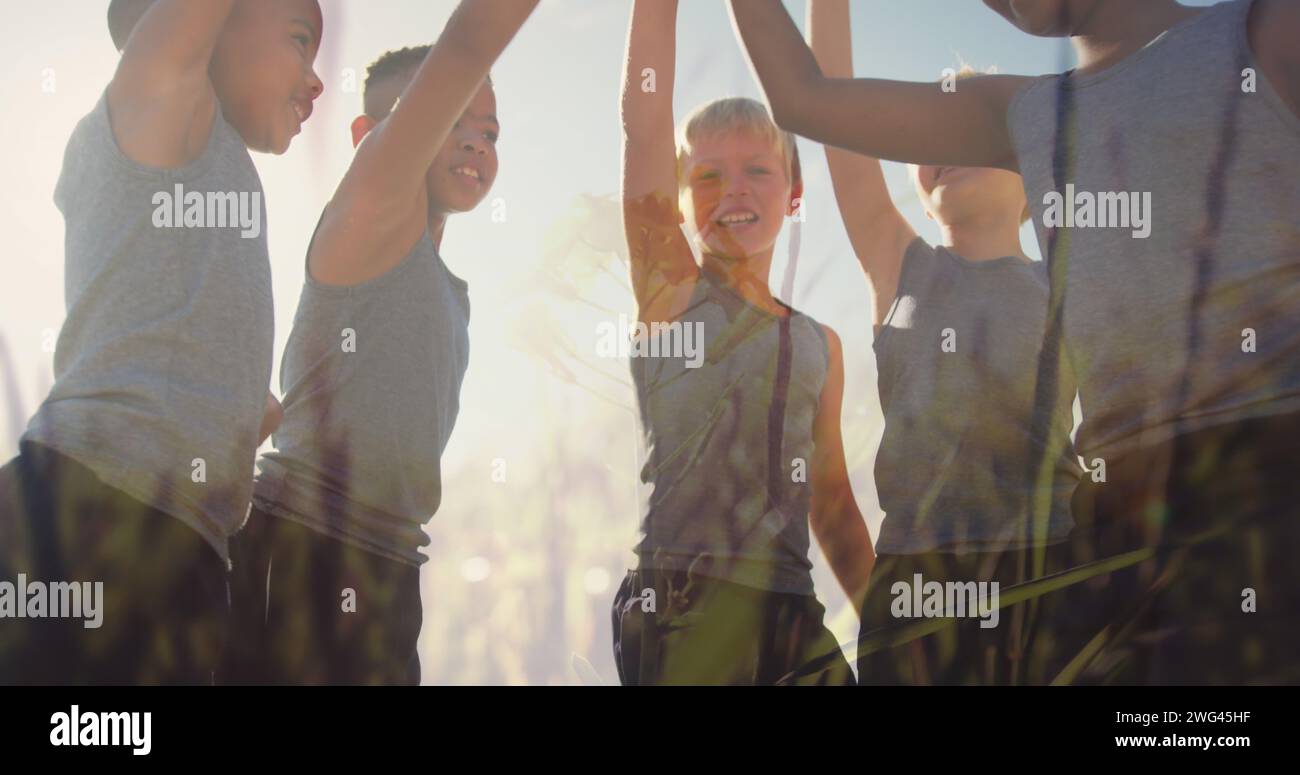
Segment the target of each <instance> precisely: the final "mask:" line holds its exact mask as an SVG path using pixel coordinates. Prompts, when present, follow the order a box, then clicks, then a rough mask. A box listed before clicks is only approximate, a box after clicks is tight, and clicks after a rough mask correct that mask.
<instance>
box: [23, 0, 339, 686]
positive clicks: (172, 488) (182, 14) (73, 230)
mask: <svg viewBox="0 0 1300 775" xmlns="http://www.w3.org/2000/svg"><path fill="white" fill-rule="evenodd" d="M129 5H131V3H129V1H128V2H125V3H122V4H120V7H119V3H114V6H112V7H110V10H109V20H110V29H113V30H122V29H127V30H129V29H130V27H129V20H128V22H127V23H123V21H122V18H119V17H120V15H129V11H130V9H129V8H128V6H129ZM320 34H321V14H320V9H319V7H318V6H317V3H316V2H315V0H284V1H283V2H276V3H263V2H251V1H248V0H244V1H239V2H237V1H236V0H211V2H203V3H193V2H188V0H157V2H156V3H154V4H153V5H152V7H150V8H148V10H147V11H146V12H145V13H144V14H143V16H142V17H141V18H140V19H139V22H138V26H137V27H136V28H135V30H134V32H133V33H130V36H129V40H128V41H126V43H125V49H124V51H123V53H122V58H121V61H120V63H119V65H118V68H117V72H116V73H115V74H114V76H113V79H112V81H111V82H110V83H109V84H108V88H107V89H106V90H105V92H104V95H103V97H102V98H101V99H100V101H99V103H98V104H97V105H96V106H95V108H94V110H93V111H91V113H90V114H89V115H88V116H86V117H85V118H84V119H82V121H81V122H80V123H79V124H78V125H77V128H76V129H75V130H74V131H73V134H72V137H71V139H70V140H69V142H68V148H67V152H66V154H65V156H64V164H63V172H62V175H61V176H60V179H59V184H58V187H57V189H56V192H55V200H56V203H57V204H58V205H59V208H60V210H62V212H63V215H64V218H65V220H66V222H67V239H66V248H67V249H66V253H67V256H66V260H67V280H66V287H67V319H66V321H65V323H64V325H63V329H62V331H61V332H60V334H59V340H58V343H57V348H56V350H55V359H54V361H55V362H54V373H55V383H54V386H53V388H51V390H50V394H49V396H48V397H47V398H46V399H45V401H44V403H43V404H42V405H41V407H40V408H39V409H38V411H37V412H36V415H35V416H34V417H33V418H32V419H31V422H30V424H29V425H28V428H27V431H26V433H25V434H24V436H23V438H22V440H21V442H20V454H19V456H18V457H17V458H16V459H15V460H14V461H12V462H11V463H10V464H9V465H8V466H6V467H5V468H4V469H3V471H0V547H3V548H4V551H5V555H4V557H3V562H0V578H5V579H13V578H14V577H15V576H17V575H18V574H23V575H25V576H26V577H27V578H28V580H39V581H42V582H46V583H54V582H64V583H67V582H73V583H79V582H85V583H86V584H89V583H90V582H92V581H99V582H102V598H101V599H100V600H99V601H98V606H99V611H98V618H99V623H98V625H97V626H90V625H91V623H90V622H89V621H86V622H84V623H83V622H82V621H80V620H69V619H62V620H59V619H27V620H23V619H8V618H6V619H5V620H4V621H3V622H0V683H19V682H22V683H36V684H51V683H70V684H85V683H110V684H133V683H187V684H193V683H210V682H211V680H212V671H213V669H214V667H215V665H216V659H217V656H218V654H219V651H220V647H221V642H222V640H223V635H224V628H225V621H226V617H227V615H228V603H227V571H228V556H227V552H228V545H227V539H228V537H229V536H230V534H232V533H234V532H235V529H236V528H237V527H238V526H239V524H240V522H241V521H242V520H243V519H244V516H245V514H246V511H247V508H248V503H249V498H250V495H251V491H252V484H251V482H250V481H249V476H248V471H249V467H250V466H251V465H252V463H253V460H254V455H255V450H256V448H257V445H258V443H259V439H258V430H259V425H261V424H262V422H263V415H264V408H265V407H266V405H267V399H266V396H267V386H268V382H269V381H270V372H271V348H272V320H273V318H272V307H271V271H270V265H269V261H268V256H267V249H266V234H265V230H264V229H262V228H261V227H262V224H263V223H264V221H265V218H264V208H263V207H262V187H261V183H260V181H259V180H258V176H257V170H256V169H255V168H254V166H253V161H252V158H251V157H250V156H249V150H257V151H263V152H270V153H277V154H279V153H283V152H284V151H285V150H286V149H287V148H288V147H289V144H290V142H291V140H292V139H293V137H294V135H296V134H297V133H298V132H299V131H300V129H301V126H302V123H303V122H304V121H305V120H306V119H307V117H308V116H309V115H310V114H311V105H312V101H313V100H315V99H316V97H318V96H319V95H320V93H321V90H322V86H321V82H320V79H318V78H317V77H316V75H315V73H314V72H312V62H313V61H314V59H315V56H316V50H317V46H318V45H319V42H320ZM118 37H119V38H120V37H121V36H120V34H118ZM196 201H197V202H198V204H194V203H195V202H196ZM205 202H206V203H207V205H206V207H205V206H204V203H205ZM214 203H215V204H214ZM216 213H219V214H220V216H222V219H221V220H219V221H216V222H209V216H212V215H215V214H216ZM226 218H228V219H229V220H228V221H227V220H226ZM92 589H93V588H92ZM82 602H83V604H85V605H89V603H88V602H87V601H85V600H83V601H82Z"/></svg>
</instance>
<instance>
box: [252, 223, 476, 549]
mask: <svg viewBox="0 0 1300 775" xmlns="http://www.w3.org/2000/svg"><path fill="white" fill-rule="evenodd" d="M468 365H469V293H468V286H467V285H466V283H465V281H464V280H461V279H460V278H458V277H456V276H455V275H453V274H452V273H451V271H450V270H448V269H447V265H446V264H444V263H443V261H442V258H441V257H439V255H438V252H437V250H436V249H435V248H434V245H433V240H432V239H431V238H430V236H429V234H428V233H427V232H426V233H425V234H424V236H422V237H421V238H420V240H419V242H417V243H416V244H415V246H414V247H413V248H412V249H411V252H410V253H409V254H408V255H407V256H406V258H404V259H403V260H402V262H401V263H400V264H399V265H398V266H396V267H394V268H393V269H392V270H390V271H389V272H387V273H386V274H384V275H382V276H380V277H378V278H376V279H374V280H371V281H369V282H365V283H362V284H360V285H356V286H350V287H343V286H332V285H325V284H322V283H319V282H316V281H315V280H313V279H312V277H311V273H310V272H308V273H307V279H306V283H305V284H304V286H303V291H302V298H301V300H300V301H299V302H298V312H297V314H296V315H295V317H294V322H293V331H292V332H291V333H290V334H289V341H288V344H287V345H286V347H285V352H284V361H283V362H282V364H281V369H280V384H281V387H282V389H283V392H284V398H283V404H284V422H283V423H282V424H281V425H280V428H279V429H278V430H277V431H276V433H275V436H274V442H275V449H274V450H272V451H271V452H268V453H266V454H264V455H263V456H262V458H261V461H260V469H261V470H260V473H259V475H258V477H257V485H256V493H255V496H254V503H255V504H256V505H257V506H258V507H259V508H260V509H262V510H264V511H266V512H267V513H270V514H273V515H275V516H279V517H284V518H287V519H292V520H295V521H298V522H300V523H302V524H305V525H307V526H308V527H311V528H313V529H315V530H318V531H320V532H322V533H324V534H326V535H330V536H333V537H335V538H338V539H340V540H343V541H347V542H349V543H352V544H354V545H356V546H359V547H361V548H363V549H366V550H368V551H371V552H374V553H375V554H379V555H382V556H385V557H388V558H389V559H393V560H398V561H401V562H406V563H409V564H414V565H418V564H420V563H421V562H423V561H424V559H425V556H424V555H423V554H422V553H420V551H419V549H420V547H422V546H425V545H426V544H427V543H428V538H427V536H425V534H424V531H423V529H422V528H423V525H424V524H425V523H426V522H428V520H429V518H430V517H431V516H433V514H434V512H436V511H437V510H438V504H439V503H440V502H441V500H442V470H441V462H440V461H441V457H442V452H443V449H445V448H446V446H447V440H448V439H449V438H450V437H451V431H452V428H453V427H454V426H455V424H456V415H457V413H458V412H459V410H460V387H461V382H462V380H463V379H464V377H465V369H466V367H467V366H468Z"/></svg>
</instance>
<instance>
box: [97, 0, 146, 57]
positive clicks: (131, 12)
mask: <svg viewBox="0 0 1300 775" xmlns="http://www.w3.org/2000/svg"><path fill="white" fill-rule="evenodd" d="M153 2H154V0H112V1H111V2H110V3H109V4H108V34H109V35H110V36H112V38H113V45H114V46H116V47H117V50H118V51H121V50H122V49H124V48H126V42H127V41H128V40H130V39H131V31H132V30H134V29H135V25H137V24H139V23H140V17H142V16H144V12H145V11H147V10H149V6H151V5H153Z"/></svg>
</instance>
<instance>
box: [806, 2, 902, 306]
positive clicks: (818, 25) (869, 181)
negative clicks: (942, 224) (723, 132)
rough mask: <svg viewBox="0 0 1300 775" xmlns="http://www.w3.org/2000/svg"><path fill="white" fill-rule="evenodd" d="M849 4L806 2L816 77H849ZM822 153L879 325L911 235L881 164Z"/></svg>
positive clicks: (834, 151)
mask: <svg viewBox="0 0 1300 775" xmlns="http://www.w3.org/2000/svg"><path fill="white" fill-rule="evenodd" d="M849 21H850V19H849V0H811V2H809V4H808V37H809V40H810V42H811V44H812V51H813V55H814V56H815V57H816V58H817V62H818V64H819V65H820V66H821V71H822V72H823V73H825V74H826V76H827V77H829V78H852V77H853V43H852V33H851V32H850V25H849ZM824 147H825V148H826V163H827V165H828V166H829V167H830V171H831V185H832V186H833V187H834V189H835V202H836V204H838V205H839V208H840V217H841V218H842V219H843V220H844V229H845V231H847V232H848V235H849V242H850V244H852V246H853V252H854V254H855V255H856V256H857V258H858V263H859V264H861V265H862V270H863V271H864V272H866V273H867V278H868V279H869V280H870V281H871V289H872V292H873V293H874V294H875V312H874V321H875V324H876V325H880V324H881V323H882V322H883V321H884V318H885V315H886V314H887V313H888V311H889V307H890V305H892V304H893V303H894V295H895V294H896V293H897V290H898V277H899V272H900V269H901V267H902V265H903V254H904V252H905V251H906V250H907V245H908V243H910V242H911V241H912V240H914V239H916V232H915V231H913V230H912V227H911V226H910V225H909V224H908V223H907V220H906V219H905V218H903V216H902V214H901V213H899V212H898V208H896V207H894V202H893V200H892V199H890V197H889V188H888V187H887V186H886V185H885V176H884V174H883V172H882V171H881V169H880V161H879V160H878V159H874V158H872V157H870V156H865V155H863V154H859V153H853V152H852V151H846V150H844V149H842V148H836V147H835V146H833V145H827V146H824Z"/></svg>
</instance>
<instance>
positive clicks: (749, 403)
mask: <svg viewBox="0 0 1300 775" xmlns="http://www.w3.org/2000/svg"><path fill="white" fill-rule="evenodd" d="M679 320H680V322H681V323H683V324H693V325H694V326H695V329H694V330H695V331H698V332H699V334H700V337H701V338H702V340H703V343H702V344H701V345H700V348H701V349H700V352H703V353H704V358H703V360H702V361H694V362H695V363H698V364H699V365H698V367H697V368H691V367H690V365H689V364H690V363H692V361H691V359H689V358H686V357H673V356H677V355H682V353H681V352H677V353H667V354H664V353H665V351H666V350H668V349H669V348H667V347H666V346H665V347H661V348H659V352H660V353H661V357H633V358H631V359H630V361H631V370H632V378H633V382H634V384H635V386H636V392H637V402H638V406H639V409H640V414H641V429H642V441H643V455H644V457H643V458H642V459H643V460H644V461H645V465H644V467H643V469H642V471H641V480H642V482H643V483H644V484H645V487H644V488H643V492H642V500H641V503H642V509H641V513H642V520H641V539H640V541H639V543H638V544H637V547H636V553H637V555H638V557H639V561H640V563H641V566H642V567H646V568H658V569H666V570H694V571H695V572H696V573H698V574H700V575H704V576H710V577H713V578H721V579H724V580H726V581H732V582H735V583H738V584H745V585H747V586H751V587H757V588H760V589H768V590H773V591H778V592H787V593H794V594H812V593H813V583H812V576H811V574H810V569H811V568H812V564H811V563H810V562H809V560H808V544H809V538H808V508H809V503H810V498H811V494H812V490H811V487H812V485H811V484H809V482H810V481H811V480H812V476H811V472H810V471H809V466H810V465H811V463H812V452H813V420H814V418H815V417H816V413H817V407H818V403H819V401H820V398H821V391H822V386H823V384H824V383H825V381H826V370H827V367H828V364H829V350H828V346H827V342H826V333H825V331H823V330H822V328H821V326H820V325H819V324H818V323H817V322H816V321H815V320H813V319H812V318H810V317H808V316H806V315H804V314H802V313H800V312H797V311H792V313H791V315H790V316H788V317H785V318H782V317H779V316H776V315H773V314H771V313H769V312H767V311H765V310H761V309H759V308H758V307H755V306H753V305H752V304H750V303H749V302H747V301H745V300H744V299H743V298H741V296H740V295H738V294H737V293H735V292H734V291H733V290H731V289H730V288H728V287H726V286H725V285H723V284H721V283H719V282H716V281H715V280H713V279H712V278H711V277H710V276H709V274H708V273H707V272H702V273H701V279H700V280H699V282H698V283H697V285H696V288H695V293H694V294H693V296H692V299H691V302H690V305H689V307H688V309H687V311H686V312H685V313H683V315H682V316H681V318H680V319H679ZM697 341H698V340H697Z"/></svg>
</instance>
